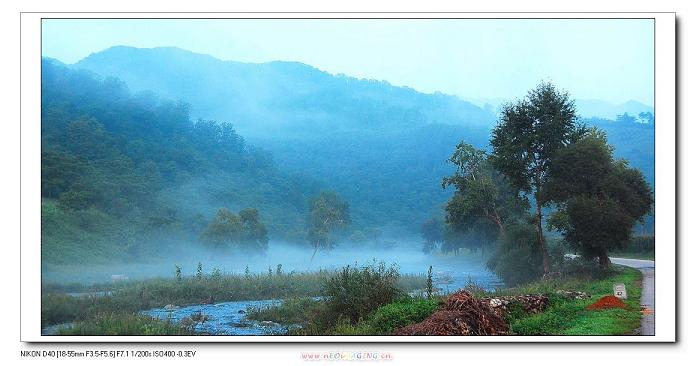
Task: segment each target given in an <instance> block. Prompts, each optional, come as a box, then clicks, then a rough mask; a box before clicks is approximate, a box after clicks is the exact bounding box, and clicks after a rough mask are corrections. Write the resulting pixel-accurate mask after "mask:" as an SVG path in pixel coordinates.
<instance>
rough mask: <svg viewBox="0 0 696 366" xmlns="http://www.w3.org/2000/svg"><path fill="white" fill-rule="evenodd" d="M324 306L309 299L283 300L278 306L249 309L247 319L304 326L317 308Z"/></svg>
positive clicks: (322, 303) (293, 298)
mask: <svg viewBox="0 0 696 366" xmlns="http://www.w3.org/2000/svg"><path fill="white" fill-rule="evenodd" d="M322 306H325V304H324V302H323V301H321V300H315V299H313V298H311V297H291V298H287V299H284V300H283V303H282V304H281V305H279V306H266V307H249V308H247V315H246V317H247V319H251V320H258V321H264V320H269V321H272V322H276V323H279V324H288V325H290V324H300V325H306V324H307V322H308V320H309V319H310V318H311V317H312V314H314V313H315V312H316V311H317V309H318V308H319V307H322Z"/></svg>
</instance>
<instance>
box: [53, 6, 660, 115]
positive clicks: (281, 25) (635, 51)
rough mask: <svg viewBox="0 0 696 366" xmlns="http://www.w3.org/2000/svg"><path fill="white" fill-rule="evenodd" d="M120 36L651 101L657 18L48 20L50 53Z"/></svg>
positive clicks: (93, 48) (357, 69) (480, 86)
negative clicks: (541, 83)
mask: <svg viewBox="0 0 696 366" xmlns="http://www.w3.org/2000/svg"><path fill="white" fill-rule="evenodd" d="M115 45H127V46H134V47H160V46H175V47H180V48H183V49H187V50H191V51H194V52H198V53H205V54H210V55H212V56H215V57H217V58H220V59H224V60H235V61H243V62H266V61H274V60H286V61H299V62H303V63H306V64H309V65H312V66H315V67H317V68H319V69H321V70H325V71H328V72H331V73H343V74H346V75H350V76H355V77H361V78H371V79H379V80H386V81H388V82H390V83H392V84H394V85H404V86H409V87H412V88H414V89H416V90H419V91H423V92H434V91H441V92H444V93H448V94H455V95H458V96H460V97H463V98H504V99H511V98H516V97H518V96H521V95H523V94H524V93H525V92H526V91H527V90H528V89H530V88H532V87H533V86H535V85H536V84H537V83H538V82H539V81H540V80H542V79H544V80H552V81H553V82H554V83H556V84H557V85H559V86H560V87H562V88H564V89H566V90H568V91H569V92H570V93H571V94H572V96H573V97H574V98H577V99H603V100H606V101H609V102H612V103H622V102H625V101H627V100H631V99H633V100H637V101H639V102H642V103H645V104H648V105H651V106H652V105H653V86H654V84H653V69H654V61H653V60H654V58H653V53H654V48H653V21H652V20H642V19H641V20H634V19H605V20H602V19H594V20H582V19H563V20H560V19H559V20H550V19H546V20H540V19H536V20H521V19H520V20H510V19H508V20H503V19H499V20H487V19H463V20H454V19H453V20H442V19H439V20H394V19H391V20H366V19H358V20H347V19H341V20H297V19H294V20H251V19H246V20H245V19H236V20H233V19H230V20H200V19H199V20H182V19H178V20H154V19H151V20H132V19H131V20H96V19H95V20H87V19H71V20H70V19H66V20H61V19H45V20H44V21H43V39H42V47H43V49H42V52H43V55H44V56H48V57H54V58H57V59H59V60H61V61H63V62H66V63H74V62H77V61H78V60H80V59H81V58H83V57H86V56H88V55H89V54H90V53H92V52H98V51H101V50H103V49H105V48H108V47H111V46H115Z"/></svg>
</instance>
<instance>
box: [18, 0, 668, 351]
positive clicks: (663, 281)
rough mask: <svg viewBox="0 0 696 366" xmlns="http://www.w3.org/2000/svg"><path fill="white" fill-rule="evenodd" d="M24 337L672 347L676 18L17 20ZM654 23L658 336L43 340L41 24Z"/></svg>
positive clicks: (45, 15)
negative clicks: (287, 21) (253, 21)
mask: <svg viewBox="0 0 696 366" xmlns="http://www.w3.org/2000/svg"><path fill="white" fill-rule="evenodd" d="M20 17H21V20H20V27H21V71H20V77H21V88H20V90H21V91H20V93H21V94H20V96H21V103H20V108H21V113H20V119H21V129H20V131H21V137H20V144H21V193H20V195H21V203H22V205H21V211H20V219H21V244H22V245H21V248H20V254H21V255H20V261H21V262H20V264H21V278H20V281H21V289H22V291H21V312H20V320H21V335H20V340H21V341H23V342H172V343H174V342H196V343H204V342H205V343H209V342H218V343H219V342H235V343H237V342H238V343H244V342H253V343H268V342H283V343H285V342H288V343H293V342H299V343H303V342H330V343H335V342H376V343H380V342H398V343H402V342H403V343H408V342H423V343H426V342H427V343H432V342H436V343H444V342H674V341H676V320H677V319H676V284H677V282H676V222H677V221H676V144H675V141H676V122H677V121H676V110H675V107H676V95H675V88H676V59H675V57H676V37H675V35H676V20H675V14H674V13H411V12H409V13H22V14H21V15H20ZM261 17H262V18H326V17H332V18H419V17H424V18H443V19H446V18H512V19H514V18H597V19H602V18H654V19H655V49H654V50H655V120H656V121H657V122H656V126H655V198H656V203H655V218H656V219H655V237H656V241H657V244H656V249H655V250H656V252H655V259H656V263H659V264H656V274H655V309H656V314H655V321H656V324H655V336H495V337H492V336H469V337H452V336H450V337H447V336H409V337H405V336H404V337H400V336H214V337H203V336H41V320H40V319H41V317H40V312H41V275H40V273H41V233H40V227H41V210H40V207H41V203H40V200H41V197H40V194H39V192H40V188H41V187H40V185H41V179H40V178H41V170H40V166H41V151H40V150H41V144H40V141H41V140H40V135H41V128H40V126H41V112H40V101H41V99H40V94H41V87H40V85H41V77H40V69H41V43H40V39H41V19H42V18H261Z"/></svg>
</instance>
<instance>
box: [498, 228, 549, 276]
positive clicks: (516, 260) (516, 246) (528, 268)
mask: <svg viewBox="0 0 696 366" xmlns="http://www.w3.org/2000/svg"><path fill="white" fill-rule="evenodd" d="M541 264H542V257H541V253H540V251H539V247H538V245H537V237H536V230H535V228H534V226H532V225H530V224H525V223H519V224H514V225H510V226H508V228H507V230H506V233H505V235H504V236H502V237H501V238H500V240H499V241H498V244H497V246H496V250H495V253H494V254H493V255H492V256H491V258H490V259H489V261H488V268H490V269H491V270H492V271H493V272H495V273H496V274H497V275H498V276H499V277H500V278H501V279H502V280H503V281H504V282H505V283H506V284H507V285H508V286H515V285H518V284H521V283H526V282H530V281H534V280H536V279H538V278H539V277H540V276H541V275H542V274H543V267H542V265H541Z"/></svg>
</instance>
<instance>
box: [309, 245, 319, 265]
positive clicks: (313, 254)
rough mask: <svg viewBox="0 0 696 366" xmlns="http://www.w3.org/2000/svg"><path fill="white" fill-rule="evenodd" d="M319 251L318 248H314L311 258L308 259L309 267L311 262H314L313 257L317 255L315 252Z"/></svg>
mask: <svg viewBox="0 0 696 366" xmlns="http://www.w3.org/2000/svg"><path fill="white" fill-rule="evenodd" d="M318 250H319V246H318V245H317V246H315V247H314V253H312V258H310V259H309V266H310V267H311V266H312V261H313V260H314V256H315V255H317V251H318Z"/></svg>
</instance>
